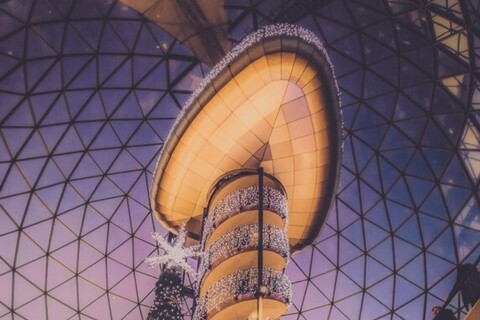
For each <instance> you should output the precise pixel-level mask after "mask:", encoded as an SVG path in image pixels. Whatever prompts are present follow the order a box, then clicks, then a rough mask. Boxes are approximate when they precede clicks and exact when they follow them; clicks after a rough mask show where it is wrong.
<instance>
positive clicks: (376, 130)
mask: <svg viewBox="0 0 480 320" xmlns="http://www.w3.org/2000/svg"><path fill="white" fill-rule="evenodd" d="M225 10H226V12H227V14H228V17H229V41H230V42H231V43H232V44H235V43H237V42H239V41H240V40H241V39H242V38H243V37H244V36H245V35H246V34H247V33H248V32H250V31H252V30H255V29H256V28H258V27H259V26H261V25H263V24H268V23H272V22H278V21H288V22H294V23H298V24H300V25H302V26H304V27H306V28H308V29H310V30H312V31H313V32H314V33H316V34H317V35H318V36H319V37H320V38H321V39H322V40H323V41H324V43H325V45H326V46H327V48H328V50H329V53H330V57H331V59H332V62H333V65H334V67H335V70H336V76H337V79H338V83H339V86H340V91H341V100H342V112H343V118H344V156H343V163H342V173H341V177H340V185H339V188H338V190H337V194H336V198H335V202H334V207H333V208H332V210H331V213H330V217H329V220H328V222H327V225H326V226H325V228H324V229H323V230H322V233H321V234H320V236H319V237H318V239H317V240H316V241H315V244H314V245H312V246H309V247H307V248H306V249H305V250H304V251H302V252H301V253H299V254H297V255H294V256H293V257H292V261H291V263H290V264H289V265H288V267H287V271H286V272H287V274H288V275H289V276H290V278H291V279H292V282H293V291H294V294H293V297H294V299H293V303H292V306H291V308H290V310H289V312H288V314H287V315H286V316H284V317H283V319H307V320H308V319H319V318H325V319H411V318H412V315H415V316H416V317H417V318H426V319H429V317H430V309H431V308H432V307H433V306H434V305H443V304H444V303H446V302H447V299H448V297H449V293H450V290H451V289H452V287H453V285H454V283H455V279H456V268H457V266H458V265H460V264H465V263H477V264H478V259H479V256H480V241H479V239H480V214H479V213H480V195H479V192H478V190H479V187H480V186H479V183H480V182H479V180H480V179H479V178H480V111H479V109H480V83H479V79H480V73H479V69H478V65H479V64H480V49H479V47H480V25H479V19H480V18H479V16H478V12H479V11H480V2H478V1H473V0H465V1H449V0H442V1H440V0H436V1H408V0H402V1H400V0H398V1H353V0H352V1H344V0H334V1H321V2H320V3H319V4H316V5H314V2H310V1H297V2H295V1H282V2H277V1H225ZM0 65H1V68H0V173H1V174H0V288H2V289H1V290H0V318H2V319H32V318H35V319H56V318H59V317H60V318H62V319H63V318H65V319H139V318H146V315H147V313H148V309H149V307H150V305H151V304H152V302H153V289H154V285H155V281H156V279H157V277H158V270H155V269H149V268H148V267H147V266H146V265H145V264H144V263H143V260H144V258H145V257H147V256H148V255H150V254H153V253H154V252H156V250H157V248H156V247H155V245H154V242H153V240H152V239H151V238H150V233H151V232H152V231H160V232H165V231H164V230H163V229H162V228H161V227H160V226H159V225H158V224H157V223H156V222H154V219H153V217H152V215H151V211H150V208H149V205H148V191H149V188H150V183H151V180H152V172H153V170H154V166H155V159H156V157H157V155H158V153H159V151H160V149H161V147H162V145H163V141H164V139H165V138H166V136H167V134H168V132H169V130H170V127H171V125H172V124H173V122H174V121H175V118H176V117H177V115H178V114H179V112H180V110H181V108H182V105H183V104H184V102H185V101H186V99H187V98H188V96H189V94H190V93H191V91H192V90H194V89H195V87H196V85H197V84H198V83H199V81H200V80H201V79H202V78H203V77H204V76H205V74H206V72H208V67H207V66H205V65H203V64H201V62H200V61H199V60H198V59H197V58H196V57H195V56H193V55H192V54H191V53H190V52H189V51H188V50H187V49H186V48H185V47H183V46H182V45H181V44H180V43H179V42H178V41H176V40H175V39H174V38H172V37H171V36H169V35H168V34H167V33H166V32H164V31H162V30H161V29H160V28H159V27H158V26H157V25H155V24H154V23H152V22H150V21H148V20H147V19H146V18H144V17H143V16H141V15H140V14H138V13H136V12H134V11H133V10H131V9H129V8H127V7H125V6H124V5H123V4H121V3H119V2H117V1H100V0H99V1H95V0H90V1H53V0H51V1H49V0H43V1H40V0H30V1H22V2H18V1H13V0H11V1H1V2H0ZM192 264H194V262H193V261H192ZM186 283H187V285H188V284H189V281H188V279H186ZM190 306H191V300H190V299H188V298H187V299H186V300H185V312H186V318H187V319H188V318H189V316H190V311H189V307H190ZM448 307H449V308H451V309H453V310H455V312H456V313H457V314H458V315H459V316H460V317H463V315H464V314H465V308H464V307H463V306H462V304H461V300H460V298H459V297H458V296H455V297H454V298H453V299H451V300H450V301H449V303H448Z"/></svg>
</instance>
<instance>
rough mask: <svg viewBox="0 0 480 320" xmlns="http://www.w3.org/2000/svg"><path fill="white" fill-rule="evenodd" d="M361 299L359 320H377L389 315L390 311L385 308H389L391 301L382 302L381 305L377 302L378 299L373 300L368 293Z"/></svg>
mask: <svg viewBox="0 0 480 320" xmlns="http://www.w3.org/2000/svg"><path fill="white" fill-rule="evenodd" d="M363 299H364V300H363V306H362V313H361V319H379V318H380V317H381V316H382V315H384V314H390V310H389V309H388V308H387V307H386V306H390V305H391V301H384V302H383V304H382V303H380V302H379V301H378V300H377V299H379V298H376V297H375V298H373V297H372V296H371V295H370V294H368V293H367V294H365V296H364V298H363ZM380 299H381V298H380ZM382 300H383V299H382ZM389 319H390V318H389Z"/></svg>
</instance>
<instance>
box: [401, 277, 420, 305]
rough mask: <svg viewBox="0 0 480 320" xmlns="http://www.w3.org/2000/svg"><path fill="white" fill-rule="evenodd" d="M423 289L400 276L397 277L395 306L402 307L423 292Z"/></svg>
mask: <svg viewBox="0 0 480 320" xmlns="http://www.w3.org/2000/svg"><path fill="white" fill-rule="evenodd" d="M422 293H423V292H422V289H421V288H419V287H418V286H416V285H414V284H413V283H411V282H409V281H406V280H405V279H403V278H402V277H400V276H396V277H395V296H394V297H395V308H396V309H397V308H401V307H402V306H403V305H405V304H407V303H409V302H410V301H411V300H413V299H415V298H417V297H418V296H420V295H421V294H422Z"/></svg>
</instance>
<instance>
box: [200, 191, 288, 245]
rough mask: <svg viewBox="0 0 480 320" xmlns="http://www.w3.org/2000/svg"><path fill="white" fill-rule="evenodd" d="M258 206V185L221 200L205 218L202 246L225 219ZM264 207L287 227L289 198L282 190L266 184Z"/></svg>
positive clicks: (233, 193)
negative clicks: (275, 214) (276, 215)
mask: <svg viewBox="0 0 480 320" xmlns="http://www.w3.org/2000/svg"><path fill="white" fill-rule="evenodd" d="M258 206H259V201H258V186H251V187H247V188H242V189H238V190H236V191H234V192H232V193H230V194H229V195H228V196H226V197H225V198H223V199H222V200H220V201H219V202H218V203H217V205H216V206H215V208H214V209H213V210H212V211H211V212H209V214H208V216H207V219H205V222H204V224H205V225H204V227H203V234H202V245H201V247H202V248H204V247H205V243H206V241H207V239H208V237H209V236H210V234H211V233H212V232H213V230H215V228H216V227H218V226H219V225H220V224H221V223H222V222H223V221H225V220H227V219H228V218H230V217H232V216H234V215H236V214H238V213H240V212H243V211H248V210H256V209H258ZM263 208H264V210H269V211H272V212H275V213H277V214H278V215H279V216H280V217H281V218H282V219H283V220H284V222H285V228H286V226H287V224H288V221H287V217H288V214H287V212H288V207H287V198H286V197H285V195H284V194H283V193H282V192H280V191H278V190H277V189H274V188H272V187H269V186H264V187H263Z"/></svg>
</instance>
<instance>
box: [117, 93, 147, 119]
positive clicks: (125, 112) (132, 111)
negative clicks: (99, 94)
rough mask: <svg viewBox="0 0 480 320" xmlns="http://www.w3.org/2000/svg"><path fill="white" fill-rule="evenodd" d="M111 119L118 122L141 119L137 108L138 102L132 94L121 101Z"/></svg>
mask: <svg viewBox="0 0 480 320" xmlns="http://www.w3.org/2000/svg"><path fill="white" fill-rule="evenodd" d="M112 118H113V119H120V120H125V119H142V118H143V114H142V112H141V107H140V106H139V104H138V100H137V99H136V96H135V95H134V94H133V93H131V94H129V95H128V96H127V97H125V98H124V99H122V102H121V104H120V105H119V107H118V108H117V109H116V110H115V113H114V114H113V117H112Z"/></svg>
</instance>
